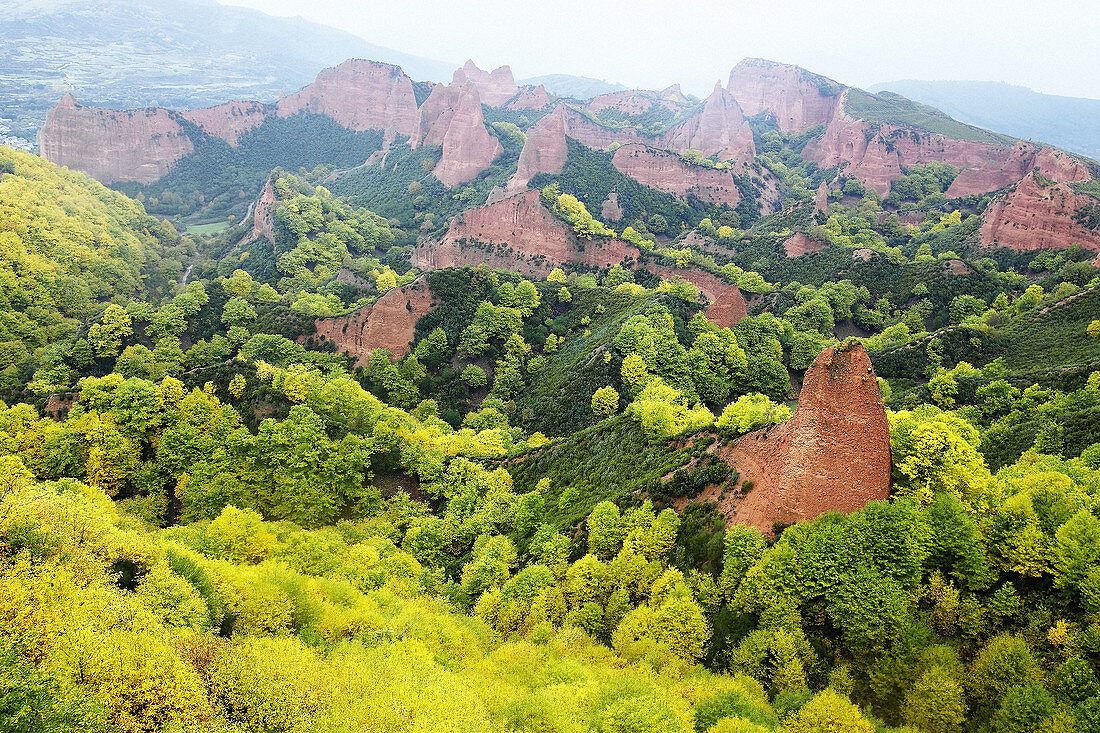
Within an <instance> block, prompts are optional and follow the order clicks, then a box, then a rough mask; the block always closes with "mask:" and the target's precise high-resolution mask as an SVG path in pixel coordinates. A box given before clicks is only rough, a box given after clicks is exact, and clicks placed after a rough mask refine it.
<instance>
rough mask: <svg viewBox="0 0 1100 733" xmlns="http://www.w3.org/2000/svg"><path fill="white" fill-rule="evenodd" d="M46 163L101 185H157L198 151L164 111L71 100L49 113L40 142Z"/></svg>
mask: <svg viewBox="0 0 1100 733" xmlns="http://www.w3.org/2000/svg"><path fill="white" fill-rule="evenodd" d="M38 148H39V151H40V153H41V155H42V157H43V158H45V159H46V160H48V161H50V162H51V163H57V164H58V165H63V166H65V167H67V168H69V169H71V170H74V171H80V172H82V173H87V174H88V175H90V176H91V177H92V178H95V179H97V180H99V181H100V182H102V183H119V182H122V181H133V182H136V183H142V184H147V183H152V182H153V181H156V180H158V179H160V178H161V177H162V176H164V174H165V173H167V172H168V171H169V169H170V168H171V167H172V165H173V164H174V163H175V162H176V161H177V160H179V159H180V158H182V157H184V156H186V155H190V154H191V153H192V152H194V150H195V146H194V144H193V143H192V142H191V138H190V137H188V136H187V133H186V132H185V131H184V129H183V127H182V126H181V125H180V123H179V122H178V121H177V119H176V117H175V113H173V112H169V111H168V110H165V109H141V110H113V109H98V108H96V107H85V106H84V105H82V104H80V103H78V102H77V101H76V99H75V98H74V97H73V95H71V94H66V95H65V96H64V97H62V98H61V101H60V102H58V103H57V105H56V106H55V107H54V108H53V109H51V110H50V111H49V112H47V113H46V124H45V125H43V127H42V130H41V131H40V132H39V136H38Z"/></svg>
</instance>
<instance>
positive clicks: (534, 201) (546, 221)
mask: <svg viewBox="0 0 1100 733" xmlns="http://www.w3.org/2000/svg"><path fill="white" fill-rule="evenodd" d="M638 254H639V252H638V250H637V249H636V248H635V247H633V246H632V245H629V244H627V243H626V242H623V241H622V240H620V239H594V240H580V239H578V238H577V237H576V236H575V235H574V234H573V231H572V229H571V228H570V227H568V226H567V225H566V224H565V223H564V222H562V221H560V220H559V219H556V218H555V217H554V216H553V215H552V214H551V213H550V212H549V211H547V210H546V208H545V207H544V206H543V205H542V203H541V202H540V201H539V192H538V191H527V192H525V193H522V194H518V195H516V196H511V197H510V198H506V199H504V200H503V201H498V202H497V203H495V204H490V205H488V206H482V207H479V208H476V209H470V210H468V211H464V212H463V213H461V214H459V215H458V216H456V217H455V218H454V219H453V220H452V221H451V224H450V226H449V227H448V229H447V233H446V234H444V236H443V238H442V240H440V241H438V242H434V241H424V242H421V243H419V244H418V245H417V246H416V249H415V250H413V255H412V264H413V266H414V267H418V268H420V269H425V270H426V269H433V268H440V267H464V266H476V265H482V264H484V265H485V266H487V267H493V268H503V269H508V270H513V271H515V272H520V273H523V274H525V275H531V276H537V275H545V274H547V273H549V272H550V271H551V270H552V269H554V268H555V267H558V266H560V265H563V264H569V263H581V264H585V265H591V266H595V267H606V266H608V265H614V264H616V263H619V262H622V261H623V260H626V259H628V258H630V259H632V258H635V257H637V256H638Z"/></svg>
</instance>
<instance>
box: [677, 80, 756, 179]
mask: <svg viewBox="0 0 1100 733" xmlns="http://www.w3.org/2000/svg"><path fill="white" fill-rule="evenodd" d="M663 143H664V146H665V147H667V148H668V149H670V150H675V151H677V152H679V153H683V152H686V151H687V150H688V149H689V148H694V149H695V150H699V151H701V152H702V153H703V156H704V157H708V158H709V157H710V156H712V155H717V156H718V159H719V160H731V161H735V162H737V163H743V164H745V163H749V162H751V161H752V159H753V157H755V156H756V145H755V143H754V142H753V138H752V129H750V128H749V125H748V123H747V122H745V117H744V115H742V114H741V108H740V107H739V106H738V105H737V101H736V100H734V98H733V95H731V94H730V93H729V92H727V91H726V90H725V89H723V88H722V86H721V85H720V84H716V85H715V87H714V91H713V92H712V93H711V95H710V96H709V97H707V101H706V104H704V105H703V109H702V110H700V111H699V112H698V113H697V114H694V115H692V116H691V117H689V118H688V119H686V120H684V121H683V122H681V123H680V124H678V125H676V126H675V127H673V128H672V129H671V130H669V131H668V133H666V134H665V136H664V140H663Z"/></svg>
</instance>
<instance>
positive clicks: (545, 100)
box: [507, 84, 550, 109]
mask: <svg viewBox="0 0 1100 733" xmlns="http://www.w3.org/2000/svg"><path fill="white" fill-rule="evenodd" d="M549 104H550V95H549V94H548V93H547V91H546V87H544V86H543V85H542V84H539V85H538V86H537V87H522V88H521V89H520V90H519V96H517V97H516V98H515V99H513V100H512V101H511V102H509V103H508V105H507V106H508V109H542V108H543V107H547V106H549Z"/></svg>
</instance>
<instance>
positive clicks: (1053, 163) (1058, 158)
mask: <svg viewBox="0 0 1100 733" xmlns="http://www.w3.org/2000/svg"><path fill="white" fill-rule="evenodd" d="M1033 164H1034V166H1035V167H1036V168H1038V169H1039V173H1041V174H1042V175H1044V176H1046V177H1047V178H1049V179H1050V180H1052V181H1055V182H1057V183H1076V182H1078V181H1087V180H1088V179H1089V178H1091V177H1092V175H1091V174H1090V173H1089V169H1088V168H1087V167H1086V166H1085V164H1084V163H1082V162H1081V161H1080V160H1079V159H1078V158H1076V157H1075V156H1073V155H1070V154H1069V153H1065V152H1063V151H1061V150H1056V149H1054V148H1049V147H1044V148H1043V149H1042V150H1040V151H1039V154H1038V155H1036V156H1035V160H1034V161H1033Z"/></svg>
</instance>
